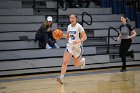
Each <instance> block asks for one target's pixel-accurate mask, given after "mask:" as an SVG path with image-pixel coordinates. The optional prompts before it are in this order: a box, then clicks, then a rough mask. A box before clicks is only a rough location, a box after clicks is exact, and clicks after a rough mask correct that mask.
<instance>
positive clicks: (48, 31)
mask: <svg viewBox="0 0 140 93" xmlns="http://www.w3.org/2000/svg"><path fill="white" fill-rule="evenodd" d="M52 20H53V19H52V17H51V16H48V17H47V20H45V21H44V22H43V24H42V25H41V27H40V28H39V30H38V31H37V32H36V35H35V41H37V40H38V41H39V47H40V48H43V49H45V48H57V47H58V46H57V44H56V40H55V39H54V38H53V36H52V32H53V28H52V24H53V22H52Z"/></svg>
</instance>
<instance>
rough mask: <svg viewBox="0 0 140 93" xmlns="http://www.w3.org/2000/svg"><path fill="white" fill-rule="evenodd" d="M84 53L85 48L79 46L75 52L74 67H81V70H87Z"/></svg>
mask: <svg viewBox="0 0 140 93" xmlns="http://www.w3.org/2000/svg"><path fill="white" fill-rule="evenodd" d="M82 53H83V47H82V46H78V47H77V48H75V50H73V55H74V57H73V60H74V66H75V67H80V68H81V69H83V68H85V58H82Z"/></svg>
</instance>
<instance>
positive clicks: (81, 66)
mask: <svg viewBox="0 0 140 93" xmlns="http://www.w3.org/2000/svg"><path fill="white" fill-rule="evenodd" d="M80 62H81V65H80V68H81V69H84V68H85V65H86V64H85V58H81V60H80Z"/></svg>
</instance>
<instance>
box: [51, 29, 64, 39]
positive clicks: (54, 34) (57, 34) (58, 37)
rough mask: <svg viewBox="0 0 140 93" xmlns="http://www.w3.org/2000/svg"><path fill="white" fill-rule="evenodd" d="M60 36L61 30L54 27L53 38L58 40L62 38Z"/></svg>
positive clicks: (61, 34)
mask: <svg viewBox="0 0 140 93" xmlns="http://www.w3.org/2000/svg"><path fill="white" fill-rule="evenodd" d="M62 36H63V32H62V31H61V30H60V29H55V30H54V31H53V38H54V39H56V40H59V39H61V38H62Z"/></svg>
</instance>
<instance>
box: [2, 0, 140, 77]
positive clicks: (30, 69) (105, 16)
mask: <svg viewBox="0 0 140 93" xmlns="http://www.w3.org/2000/svg"><path fill="white" fill-rule="evenodd" d="M36 1H37V2H36V3H37V4H36V7H35V8H32V6H33V5H34V4H33V2H32V0H6V1H2V0H1V1H0V2H2V3H0V5H1V4H2V5H1V6H0V76H3V75H17V74H31V73H42V72H46V73H47V72H53V71H60V68H61V65H62V56H63V52H64V50H65V46H66V43H67V41H66V40H64V39H61V40H59V41H57V43H58V45H59V46H60V48H59V49H40V48H39V47H38V42H34V36H35V32H36V31H37V30H38V29H39V27H40V25H41V23H42V22H43V21H44V20H45V18H46V16H48V15H52V16H53V17H54V19H55V20H54V24H53V26H54V28H59V29H62V30H63V32H64V33H65V32H66V28H67V25H68V24H69V20H68V16H69V14H71V13H75V14H77V15H78V22H79V23H81V24H82V20H83V19H84V21H86V22H90V21H91V20H90V17H89V16H88V15H84V16H83V19H82V13H83V12H87V13H88V14H90V15H91V17H92V24H91V25H88V24H86V23H83V27H84V29H85V31H86V33H87V36H88V39H87V41H86V42H84V54H83V56H84V57H85V58H86V64H87V66H86V69H95V68H108V67H119V66H121V64H122V63H121V59H120V58H119V57H118V49H119V42H116V41H114V40H112V38H111V37H110V53H107V45H108V42H107V41H108V40H107V38H108V28H109V27H110V26H112V27H115V28H116V29H118V27H119V25H120V24H121V23H120V14H113V13H112V8H101V7H98V8H97V7H96V8H67V10H63V9H61V8H59V9H57V8H58V7H57V6H56V3H57V2H56V1H55V0H54V1H51V0H36ZM40 2H42V3H40ZM49 4H52V6H53V5H54V6H53V7H52V6H50V5H49ZM8 5H9V6H8ZM7 6H8V7H7ZM57 13H58V14H57ZM57 15H59V16H58V17H57ZM57 18H58V19H57ZM130 24H131V25H132V26H134V27H135V26H136V23H135V20H133V21H131V22H130ZM136 31H137V33H138V36H137V37H136V38H135V39H134V40H133V43H132V46H131V48H130V50H131V49H133V50H135V54H134V58H130V57H128V58H127V61H128V62H127V64H128V65H140V63H139V61H137V60H140V58H139V56H140V47H139V46H140V33H139V32H140V29H139V28H137V29H136ZM111 36H113V37H117V34H116V32H115V31H113V30H111ZM114 55H115V57H114ZM72 64H73V63H72V62H71V63H70V65H69V70H78V68H74V67H73V65H72Z"/></svg>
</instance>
